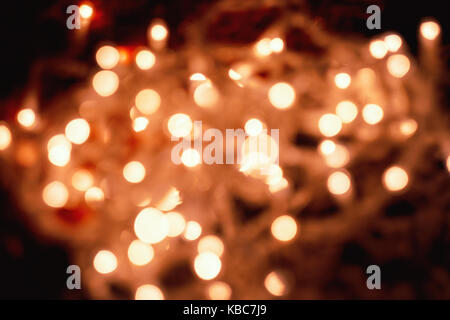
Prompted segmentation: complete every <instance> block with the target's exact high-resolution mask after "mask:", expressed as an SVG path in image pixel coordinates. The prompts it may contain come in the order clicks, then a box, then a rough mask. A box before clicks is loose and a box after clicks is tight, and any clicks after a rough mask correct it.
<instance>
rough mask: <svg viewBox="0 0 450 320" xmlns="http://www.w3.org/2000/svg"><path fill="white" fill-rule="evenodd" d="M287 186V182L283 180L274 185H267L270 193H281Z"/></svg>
mask: <svg viewBox="0 0 450 320" xmlns="http://www.w3.org/2000/svg"><path fill="white" fill-rule="evenodd" d="M288 185H289V183H288V181H287V180H286V179H285V178H281V180H280V181H279V182H278V183H275V184H269V190H270V192H272V193H275V192H278V191H281V190H283V189H285V188H287V186H288Z"/></svg>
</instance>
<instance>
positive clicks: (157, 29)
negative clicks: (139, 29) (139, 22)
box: [150, 24, 169, 41]
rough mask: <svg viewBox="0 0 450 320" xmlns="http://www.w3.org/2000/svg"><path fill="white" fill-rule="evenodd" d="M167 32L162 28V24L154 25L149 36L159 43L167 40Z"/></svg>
mask: <svg viewBox="0 0 450 320" xmlns="http://www.w3.org/2000/svg"><path fill="white" fill-rule="evenodd" d="M168 33H169V32H168V31H167V28H166V27H165V26H163V25H162V24H155V25H154V26H152V28H151V29H150V35H151V37H152V39H153V40H156V41H161V40H164V39H165V38H167V34H168Z"/></svg>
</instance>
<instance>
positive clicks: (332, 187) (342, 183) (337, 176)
mask: <svg viewBox="0 0 450 320" xmlns="http://www.w3.org/2000/svg"><path fill="white" fill-rule="evenodd" d="M327 186H328V190H329V191H330V192H331V193H332V194H336V195H341V194H344V193H346V192H347V191H348V190H349V189H350V186H351V182H350V178H349V176H348V175H347V174H345V173H344V172H342V171H335V172H333V173H332V174H331V175H330V176H329V177H328V181H327Z"/></svg>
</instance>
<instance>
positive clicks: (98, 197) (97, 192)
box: [84, 187, 105, 203]
mask: <svg viewBox="0 0 450 320" xmlns="http://www.w3.org/2000/svg"><path fill="white" fill-rule="evenodd" d="M104 199H105V195H104V193H103V190H102V189H100V188H99V187H90V188H89V189H87V190H86V192H85V194H84V200H85V201H86V203H98V202H102V201H103V200H104Z"/></svg>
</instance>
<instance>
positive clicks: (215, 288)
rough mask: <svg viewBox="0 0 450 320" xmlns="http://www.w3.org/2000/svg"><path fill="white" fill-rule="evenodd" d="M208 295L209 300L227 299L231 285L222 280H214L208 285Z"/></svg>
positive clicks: (229, 295)
mask: <svg viewBox="0 0 450 320" xmlns="http://www.w3.org/2000/svg"><path fill="white" fill-rule="evenodd" d="M208 297H209V299H211V300H229V299H230V297H231V287H230V286H229V285H228V284H226V283H225V282H223V281H215V282H213V283H211V285H210V286H209V287H208Z"/></svg>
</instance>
